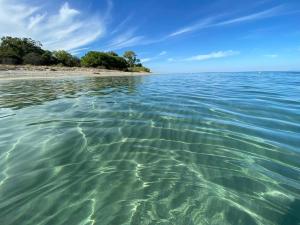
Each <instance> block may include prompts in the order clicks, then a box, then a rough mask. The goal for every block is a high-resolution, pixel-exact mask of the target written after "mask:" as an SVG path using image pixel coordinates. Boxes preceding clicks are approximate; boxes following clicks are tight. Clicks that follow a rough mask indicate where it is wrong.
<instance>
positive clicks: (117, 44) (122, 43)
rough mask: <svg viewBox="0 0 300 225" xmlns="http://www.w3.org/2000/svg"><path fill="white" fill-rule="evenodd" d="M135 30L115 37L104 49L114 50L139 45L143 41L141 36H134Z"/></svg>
mask: <svg viewBox="0 0 300 225" xmlns="http://www.w3.org/2000/svg"><path fill="white" fill-rule="evenodd" d="M135 30H136V29H130V30H128V31H126V32H125V33H122V34H120V35H118V36H116V37H115V38H113V39H112V40H111V41H110V43H109V44H108V45H107V47H106V48H107V49H109V50H116V49H122V48H127V47H131V46H135V45H139V44H141V43H142V42H143V41H144V40H145V39H144V37H143V36H138V35H135Z"/></svg>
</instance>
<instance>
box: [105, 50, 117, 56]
mask: <svg viewBox="0 0 300 225" xmlns="http://www.w3.org/2000/svg"><path fill="white" fill-rule="evenodd" d="M107 54H109V55H111V56H119V55H118V54H117V53H116V52H114V51H109V52H107Z"/></svg>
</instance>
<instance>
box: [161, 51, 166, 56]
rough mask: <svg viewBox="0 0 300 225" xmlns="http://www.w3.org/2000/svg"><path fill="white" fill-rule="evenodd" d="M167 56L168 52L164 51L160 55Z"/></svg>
mask: <svg viewBox="0 0 300 225" xmlns="http://www.w3.org/2000/svg"><path fill="white" fill-rule="evenodd" d="M166 54H167V51H162V52H161V53H159V55H160V56H162V55H166Z"/></svg>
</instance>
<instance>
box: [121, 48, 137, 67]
mask: <svg viewBox="0 0 300 225" xmlns="http://www.w3.org/2000/svg"><path fill="white" fill-rule="evenodd" d="M123 57H124V58H125V59H126V61H127V63H128V64H129V66H130V67H134V65H135V64H136V63H137V58H136V57H137V56H136V54H135V52H133V51H126V52H125V53H124V55H123Z"/></svg>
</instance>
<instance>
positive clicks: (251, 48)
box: [0, 0, 300, 73]
mask: <svg viewBox="0 0 300 225" xmlns="http://www.w3.org/2000/svg"><path fill="white" fill-rule="evenodd" d="M0 36H16V37H30V38H33V39H34V40H38V41H40V42H42V44H43V47H44V48H45V49H49V50H58V49H63V50H67V51H69V52H70V53H72V54H75V55H77V56H79V57H80V56H83V55H84V54H85V53H86V52H88V51H91V50H96V51H110V50H113V51H115V52H117V53H118V54H123V52H124V51H127V50H133V51H135V52H136V53H137V55H138V57H139V58H140V59H141V60H142V62H143V64H144V65H145V66H147V67H149V68H151V70H152V71H154V72H162V73H174V72H230V71H265V70H269V71H275V70H297V71H300V1H299V0H184V1H183V0H144V1H141V0H68V1H64V0H51V1H44V0H0Z"/></svg>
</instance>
